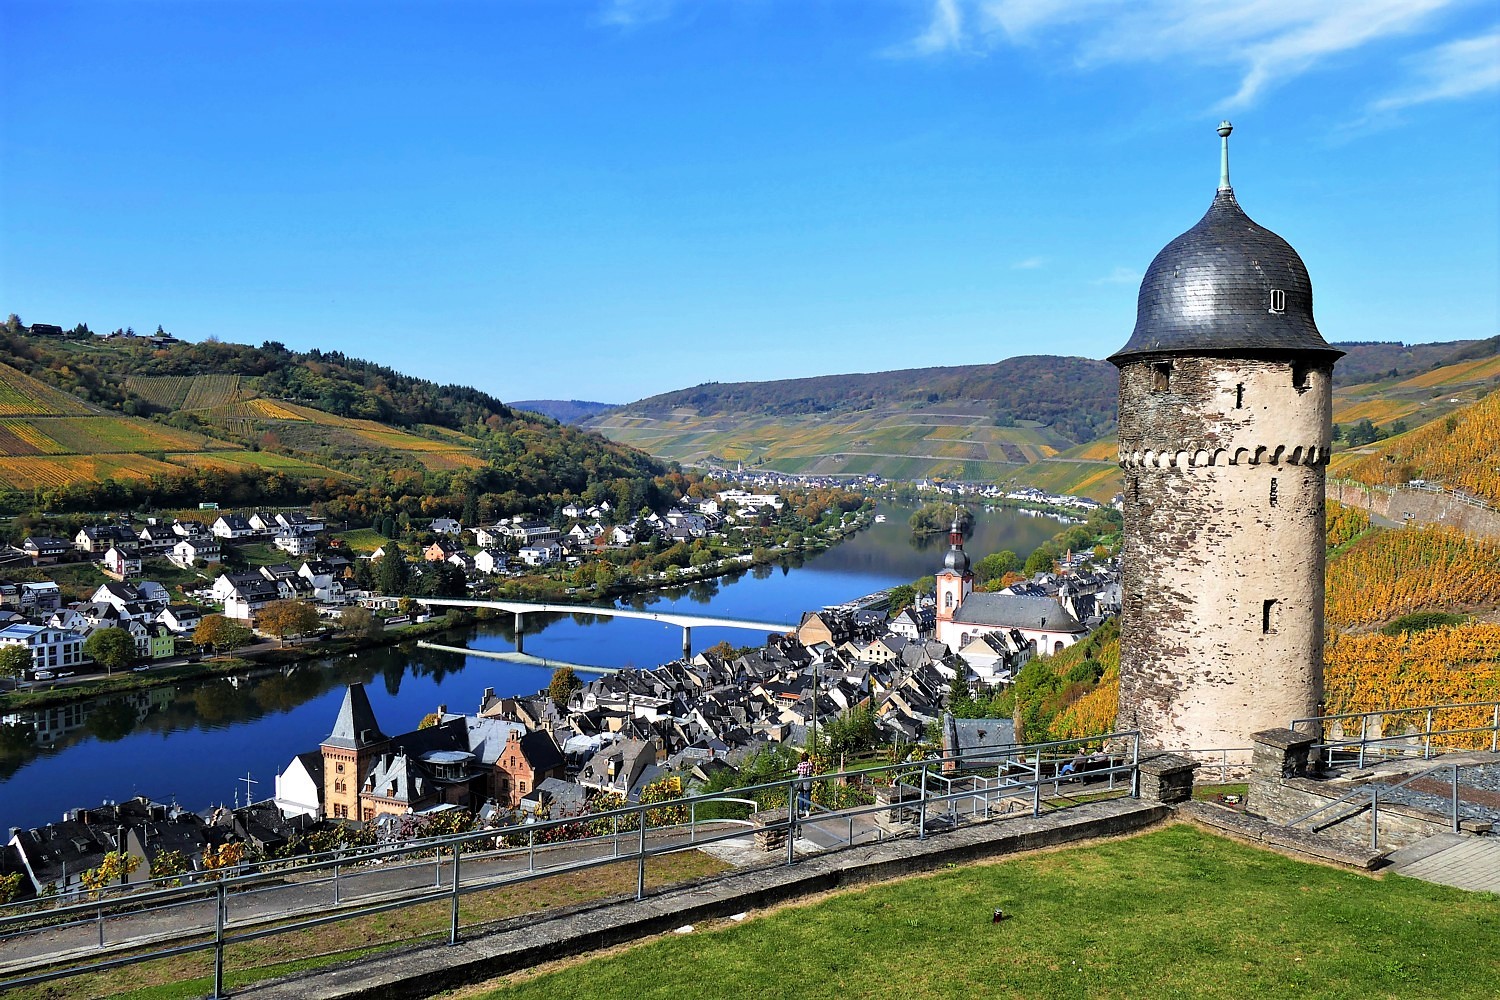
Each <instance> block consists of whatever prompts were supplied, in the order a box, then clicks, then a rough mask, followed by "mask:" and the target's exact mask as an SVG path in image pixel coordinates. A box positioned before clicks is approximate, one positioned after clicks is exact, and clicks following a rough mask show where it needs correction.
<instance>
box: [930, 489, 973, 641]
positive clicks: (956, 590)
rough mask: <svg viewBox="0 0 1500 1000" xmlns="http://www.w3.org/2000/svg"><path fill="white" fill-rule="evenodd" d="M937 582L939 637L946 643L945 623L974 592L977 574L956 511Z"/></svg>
mask: <svg viewBox="0 0 1500 1000" xmlns="http://www.w3.org/2000/svg"><path fill="white" fill-rule="evenodd" d="M934 581H935V584H936V586H935V587H934V588H933V589H934V590H935V591H936V594H937V616H936V618H937V636H938V638H939V639H940V640H942V641H945V642H946V641H947V635H946V633H947V629H945V628H944V623H945V622H952V621H953V612H955V611H957V610H958V609H959V606H960V605H962V604H963V603H964V601H966V600H968V597H969V595H970V594H972V593H973V592H974V573H973V571H972V570H971V569H970V568H969V554H968V553H967V552H965V551H964V533H963V528H962V527H961V526H960V524H959V520H958V512H957V511H954V514H953V526H952V527H951V528H949V530H948V551H947V552H945V553H943V568H942V569H940V570H938V571H937V574H936V575H935V577H934ZM954 648H957V647H954Z"/></svg>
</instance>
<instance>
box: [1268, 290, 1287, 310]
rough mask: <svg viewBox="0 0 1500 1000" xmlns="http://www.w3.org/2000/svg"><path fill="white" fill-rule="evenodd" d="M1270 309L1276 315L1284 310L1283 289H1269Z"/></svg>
mask: <svg viewBox="0 0 1500 1000" xmlns="http://www.w3.org/2000/svg"><path fill="white" fill-rule="evenodd" d="M1271 311H1272V312H1273V313H1276V314H1277V315H1278V316H1279V315H1280V314H1282V313H1284V312H1286V292H1285V291H1284V290H1283V289H1280V288H1273V289H1271Z"/></svg>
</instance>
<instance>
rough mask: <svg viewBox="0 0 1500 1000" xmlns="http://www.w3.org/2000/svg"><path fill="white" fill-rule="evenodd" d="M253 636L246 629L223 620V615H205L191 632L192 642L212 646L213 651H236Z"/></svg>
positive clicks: (233, 622)
mask: <svg viewBox="0 0 1500 1000" xmlns="http://www.w3.org/2000/svg"><path fill="white" fill-rule="evenodd" d="M253 635H254V633H252V632H251V631H250V630H249V629H248V628H246V627H245V626H244V625H241V624H240V623H239V622H237V621H234V620H233V619H232V618H225V617H224V616H223V615H205V616H204V618H203V620H202V621H201V622H199V623H198V627H197V628H195V629H194V630H193V641H194V642H196V643H197V644H198V645H200V646H212V647H213V648H214V649H215V650H221V649H222V650H225V651H228V650H232V649H238V648H239V647H241V646H243V645H245V644H246V643H247V642H249V641H250V639H251V637H252V636H253Z"/></svg>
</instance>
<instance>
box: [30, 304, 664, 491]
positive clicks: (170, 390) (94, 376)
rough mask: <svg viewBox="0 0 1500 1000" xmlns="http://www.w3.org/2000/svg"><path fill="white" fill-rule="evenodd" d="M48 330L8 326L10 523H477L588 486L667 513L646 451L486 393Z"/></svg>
mask: <svg viewBox="0 0 1500 1000" xmlns="http://www.w3.org/2000/svg"><path fill="white" fill-rule="evenodd" d="M40 328H41V329H43V330H44V331H46V332H44V333H42V334H40V335H39V334H37V333H36V332H35V329H32V328H27V327H25V326H23V325H21V324H20V323H19V321H16V320H15V319H14V318H13V319H12V322H10V323H8V324H6V325H5V326H4V327H0V358H3V359H4V361H3V362H0V417H3V418H4V419H3V420H0V424H3V426H0V501H3V502H0V506H5V507H7V508H10V507H15V506H16V504H19V503H22V500H23V499H25V500H26V502H27V503H31V504H33V505H34V504H38V503H40V504H44V505H45V506H47V507H48V508H50V509H56V510H94V509H101V508H118V507H124V506H140V505H143V504H149V503H160V502H164V501H166V500H168V499H171V500H173V501H177V500H182V499H192V497H194V496H198V497H199V498H200V499H201V497H202V496H203V495H210V496H212V497H213V498H215V499H222V500H224V501H225V502H229V503H236V504H238V503H249V502H263V503H270V502H275V500H274V499H273V498H280V500H282V501H284V502H307V501H326V502H328V503H330V504H334V503H337V504H338V505H339V510H340V512H341V514H342V516H347V517H350V518H355V519H358V518H363V517H366V516H368V515H370V514H371V513H383V514H394V513H397V512H400V513H410V514H412V515H413V516H416V515H417V514H418V513H420V514H423V515H427V516H431V515H432V514H433V513H434V512H440V513H444V514H452V515H455V516H456V515H457V514H458V512H459V511H460V510H463V511H465V512H466V513H465V518H466V521H467V520H472V518H473V516H482V517H484V518H491V517H494V516H502V515H506V514H514V513H520V512H523V511H534V510H537V509H548V508H549V507H550V506H555V504H556V503H557V502H559V501H560V500H562V499H563V498H566V497H570V496H572V497H576V496H581V495H582V494H583V493H584V492H585V491H586V490H588V489H590V488H595V487H597V488H601V489H607V490H609V491H612V492H613V495H616V496H618V497H623V498H625V499H628V500H630V501H631V502H632V503H633V504H634V506H633V507H632V509H639V508H640V507H641V506H652V507H655V506H657V505H658V504H659V503H662V502H664V501H663V497H664V496H665V494H664V493H662V492H661V491H662V490H664V489H667V487H664V486H663V485H662V479H661V477H663V476H664V475H666V473H667V470H666V468H665V466H664V465H663V464H662V463H660V462H657V461H656V460H654V459H652V458H651V457H650V456H649V455H647V454H646V453H644V452H642V451H639V450H637V449H635V448H632V447H629V446H628V445H624V444H619V443H616V442H612V441H609V440H606V439H605V438H603V437H601V436H600V435H598V434H596V433H593V432H590V431H585V430H582V429H580V428H578V427H573V426H567V425H563V424H559V423H558V422H557V421H555V420H553V419H551V418H549V417H545V416H542V415H540V414H537V413H533V412H528V411H525V410H520V409H516V408H513V407H511V406H507V405H506V404H505V403H503V402H501V401H500V400H499V399H496V398H495V397H494V396H491V395H489V394H488V393H485V392H481V391H479V390H478V389H474V388H470V387H467V386H457V385H438V384H436V383H433V382H430V381H427V380H424V379H419V378H413V377H412V376H409V375H404V374H402V373H400V372H397V371H395V370H393V369H391V368H388V367H385V366H383V365H379V364H375V363H373V362H369V361H363V360H359V359H356V358H350V357H347V356H345V355H343V354H341V353H336V352H325V351H316V350H314V351H306V352H297V351H292V350H289V349H288V348H287V347H285V346H284V345H282V344H279V343H275V342H267V343H264V344H262V345H261V346H259V347H251V346H249V345H244V344H229V343H220V342H217V341H212V340H210V341H205V342H201V343H187V342H182V341H175V340H173V339H172V338H170V337H157V338H149V337H134V336H118V337H109V338H100V337H96V336H94V335H93V334H92V333H90V332H88V330H87V328H86V327H80V328H75V329H74V330H73V331H62V330H59V329H58V328H57V327H46V326H41V327H40ZM7 362H8V363H7ZM22 494H24V495H25V496H24V497H22ZM18 497H22V499H17V498H18ZM27 497H29V499H26V498H27ZM396 498H399V500H398V499H396ZM543 500H545V501H547V502H546V503H538V501H543ZM637 501H639V502H637ZM622 502H623V501H622ZM407 507H411V510H407V509H406V508H407ZM328 509H329V510H332V509H333V508H332V507H331V506H330V507H329V508H328Z"/></svg>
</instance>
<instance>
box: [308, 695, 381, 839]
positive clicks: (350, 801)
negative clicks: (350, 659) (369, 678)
mask: <svg viewBox="0 0 1500 1000" xmlns="http://www.w3.org/2000/svg"><path fill="white" fill-rule="evenodd" d="M389 744H390V738H389V737H388V736H386V735H385V734H384V733H382V732H381V731H380V726H379V724H377V723H376V721H375V710H374V709H373V708H371V707H370V696H369V695H367V694H365V686H364V685H363V684H350V685H349V689H348V690H347V691H346V692H344V703H343V705H341V706H340V707H339V717H338V718H337V719H336V720H335V721H334V723H333V732H331V733H329V734H328V738H327V739H325V740H324V741H323V815H324V816H326V817H328V818H329V819H364V818H365V817H363V816H361V815H360V811H359V789H360V785H361V784H362V783H363V782H364V779H365V775H367V774H369V773H370V769H371V768H372V767H373V766H374V765H375V762H376V760H377V759H378V758H379V757H380V754H381V752H382V751H384V750H385V749H386V747H387V746H388V745H389Z"/></svg>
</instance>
